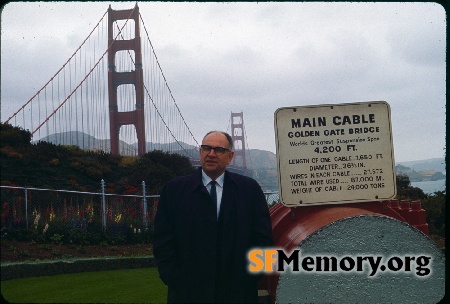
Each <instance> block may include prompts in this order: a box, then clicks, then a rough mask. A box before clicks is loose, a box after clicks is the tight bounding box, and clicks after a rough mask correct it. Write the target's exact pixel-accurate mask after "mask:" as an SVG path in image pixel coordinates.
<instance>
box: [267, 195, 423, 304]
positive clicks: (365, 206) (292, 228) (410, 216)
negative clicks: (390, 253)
mask: <svg viewBox="0 0 450 304" xmlns="http://www.w3.org/2000/svg"><path fill="white" fill-rule="evenodd" d="M398 205H399V204H398V201H397V200H391V201H373V202H363V203H351V204H342V205H323V206H322V205H315V206H306V207H296V208H289V207H286V206H284V205H282V204H281V203H278V204H276V205H274V206H273V207H272V208H271V209H270V217H271V220H272V230H273V240H274V244H275V247H277V248H282V249H284V250H286V251H287V252H290V251H291V250H293V249H294V248H296V247H297V246H298V245H299V244H300V243H301V242H302V241H303V240H304V239H305V238H307V237H308V236H310V235H311V234H313V233H314V232H316V231H317V230H319V229H320V228H322V227H325V226H327V225H329V224H331V223H333V222H335V221H338V220H341V219H344V218H348V217H354V216H358V215H368V214H369V215H370V214H373V215H381V216H388V217H391V218H395V219H397V220H400V221H403V222H406V223H409V224H411V225H413V226H415V227H416V228H417V229H419V230H421V231H422V232H424V233H425V234H427V235H428V225H427V224H426V219H425V210H423V209H422V208H421V206H420V202H418V201H415V202H413V203H410V202H409V201H402V203H401V207H402V208H399V207H398ZM278 279H279V275H278V274H276V273H274V274H271V275H267V276H265V277H264V279H263V280H262V281H263V283H261V285H260V286H263V287H261V288H266V289H267V290H269V294H270V297H271V300H272V302H275V296H276V288H277V285H278Z"/></svg>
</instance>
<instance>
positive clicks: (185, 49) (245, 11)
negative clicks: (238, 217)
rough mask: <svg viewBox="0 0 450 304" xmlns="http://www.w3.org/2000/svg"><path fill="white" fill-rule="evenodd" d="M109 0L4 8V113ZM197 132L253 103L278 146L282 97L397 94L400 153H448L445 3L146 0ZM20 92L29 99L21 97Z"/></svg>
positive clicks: (328, 99)
mask: <svg viewBox="0 0 450 304" xmlns="http://www.w3.org/2000/svg"><path fill="white" fill-rule="evenodd" d="M110 3H111V5H112V8H113V9H115V10H118V9H130V8H132V7H133V6H134V3H135V2H128V3H124V2H121V3H119V2H78V3H77V2H67V3H62V2H45V3H44V2H36V3H20V2H13V3H9V4H7V5H6V6H5V7H3V10H2V14H1V120H2V121H4V120H5V119H6V118H8V117H9V116H10V115H11V114H12V113H13V112H15V111H16V110H17V109H18V108H19V107H20V106H21V105H22V104H23V103H25V102H26V101H27V100H28V99H29V98H30V97H31V96H33V95H34V93H36V92H37V90H38V89H40V88H41V87H42V86H43V85H44V84H45V83H46V82H47V81H48V79H49V78H50V77H51V76H52V75H53V74H54V73H55V72H56V71H57V70H58V69H59V68H60V67H61V66H62V65H63V64H64V63H65V62H66V60H67V59H68V58H69V57H70V55H72V53H73V52H74V51H75V49H76V48H77V47H78V46H79V45H80V43H81V42H82V41H83V40H84V38H86V36H87V35H88V34H89V32H90V31H91V30H92V29H93V27H94V25H95V24H96V23H97V22H98V21H99V20H100V18H101V16H103V13H104V12H105V11H106V10H107V8H108V5H109V4H110ZM138 5H139V8H140V13H141V15H142V17H143V19H144V23H145V25H146V27H147V29H148V31H149V36H150V39H151V41H152V44H153V46H154V48H155V52H156V55H157V56H158V60H159V62H160V64H161V66H162V69H163V72H164V74H165V76H166V79H167V81H168V84H169V86H170V88H171V91H172V94H173V96H174V98H175V100H176V102H177V104H178V106H179V108H180V110H181V113H182V114H183V116H184V118H185V120H186V122H187V124H188V125H189V127H190V129H191V130H192V132H193V134H194V136H195V137H196V139H197V140H201V138H202V136H203V134H204V133H205V132H206V131H207V130H210V129H221V130H226V129H227V127H228V126H229V120H230V113H231V112H240V111H243V113H244V124H245V131H246V134H247V144H248V146H249V148H252V149H263V150H269V151H272V152H275V135H274V134H275V132H274V122H273V120H274V112H275V110H276V109H278V108H280V107H287V106H302V105H316V104H334V103H348V102H361V101H377V100H384V101H387V102H388V103H389V104H390V106H391V114H392V130H393V138H394V151H395V160H396V162H401V161H410V160H420V159H428V158H435V157H443V156H444V153H445V151H444V147H445V105H446V99H445V94H446V86H445V80H446V73H445V72H446V65H445V59H446V58H445V56H446V55H445V48H446V16H445V10H444V8H443V7H442V6H441V5H439V4H436V3H406V2H404V3H383V2H380V3H317V2H312V3H308V2H306V3H299V2H293V3H277V2H265V3H256V2H249V3H177V2H167V3H165V2H143V3H138ZM17 100H19V101H20V102H19V103H18V102H17Z"/></svg>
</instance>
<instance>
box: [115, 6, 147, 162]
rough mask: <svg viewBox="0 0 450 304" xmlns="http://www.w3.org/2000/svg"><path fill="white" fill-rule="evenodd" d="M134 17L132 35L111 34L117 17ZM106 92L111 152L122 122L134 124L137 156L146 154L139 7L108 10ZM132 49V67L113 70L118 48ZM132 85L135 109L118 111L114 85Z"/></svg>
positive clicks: (116, 144) (121, 49) (117, 140)
mask: <svg viewBox="0 0 450 304" xmlns="http://www.w3.org/2000/svg"><path fill="white" fill-rule="evenodd" d="M123 19H129V20H131V19H132V20H134V34H135V35H134V38H133V39H129V40H116V39H115V38H116V37H113V32H114V31H113V23H114V21H116V20H123ZM108 46H109V48H108V93H109V126H110V128H109V132H110V137H111V153H112V154H119V131H120V127H121V126H123V125H131V124H132V125H134V127H135V128H136V137H137V141H138V155H143V154H145V150H146V149H145V145H146V143H145V117H144V79H143V72H142V52H141V35H140V29H139V7H138V6H137V4H136V6H135V7H134V8H133V9H131V10H117V11H115V10H113V9H111V6H110V7H109V9H108ZM123 50H131V51H134V54H135V63H134V66H135V69H134V71H132V72H116V68H115V54H116V52H118V51H123ZM122 84H133V85H134V87H135V90H136V104H135V110H134V111H131V112H119V111H118V106H117V87H118V86H119V85H122Z"/></svg>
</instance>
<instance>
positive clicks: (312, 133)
mask: <svg viewBox="0 0 450 304" xmlns="http://www.w3.org/2000/svg"><path fill="white" fill-rule="evenodd" d="M275 136H276V149H277V151H276V152H277V165H278V185H279V193H280V198H281V201H282V203H283V204H284V205H286V206H289V207H296V206H306V205H318V204H338V203H353V202H355V203H356V202H362V201H372V200H384V199H390V198H393V197H394V196H395V195H396V193H397V189H396V183H395V180H396V176H395V162H394V149H393V145H392V131H391V114H390V107H389V104H388V103H387V102H385V101H373V102H361V103H348V104H333V105H316V106H299V107H288V108H280V109H278V110H276V111H275Z"/></svg>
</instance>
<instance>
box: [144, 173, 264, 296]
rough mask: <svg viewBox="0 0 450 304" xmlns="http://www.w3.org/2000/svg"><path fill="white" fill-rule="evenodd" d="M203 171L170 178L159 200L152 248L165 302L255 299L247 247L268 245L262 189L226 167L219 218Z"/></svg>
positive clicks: (254, 277) (255, 289) (255, 292)
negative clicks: (164, 286)
mask: <svg viewBox="0 0 450 304" xmlns="http://www.w3.org/2000/svg"><path fill="white" fill-rule="evenodd" d="M201 172H202V171H201V168H199V169H197V170H196V171H195V172H194V173H193V174H191V175H188V176H184V177H180V178H177V179H174V180H172V181H170V182H168V183H167V184H166V185H165V186H164V188H163V191H162V193H161V197H160V201H159V204H158V210H157V213H156V217H155V234H154V240H153V252H154V256H155V260H156V263H157V266H158V270H159V274H160V278H161V279H162V281H163V282H164V283H165V284H166V285H167V286H168V288H169V291H168V302H182V303H189V302H191V303H214V302H216V303H219V302H220V303H233V302H234V303H252V302H253V303H256V302H257V297H258V296H257V280H258V279H259V277H258V276H255V275H253V274H249V272H248V270H247V269H248V260H247V253H248V251H249V249H251V248H255V247H258V248H263V247H268V246H271V245H272V227H271V221H270V216H269V210H268V207H267V203H266V200H265V197H264V194H263V192H262V190H261V188H260V186H259V185H258V183H257V182H256V181H255V180H254V179H251V178H249V177H246V176H242V175H238V174H235V173H231V172H228V171H226V172H225V179H224V187H223V194H222V203H221V210H220V215H219V219H217V215H216V211H215V206H214V204H213V203H212V199H211V197H210V196H209V193H208V191H207V190H206V188H205V186H204V185H203V183H202V175H201Z"/></svg>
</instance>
